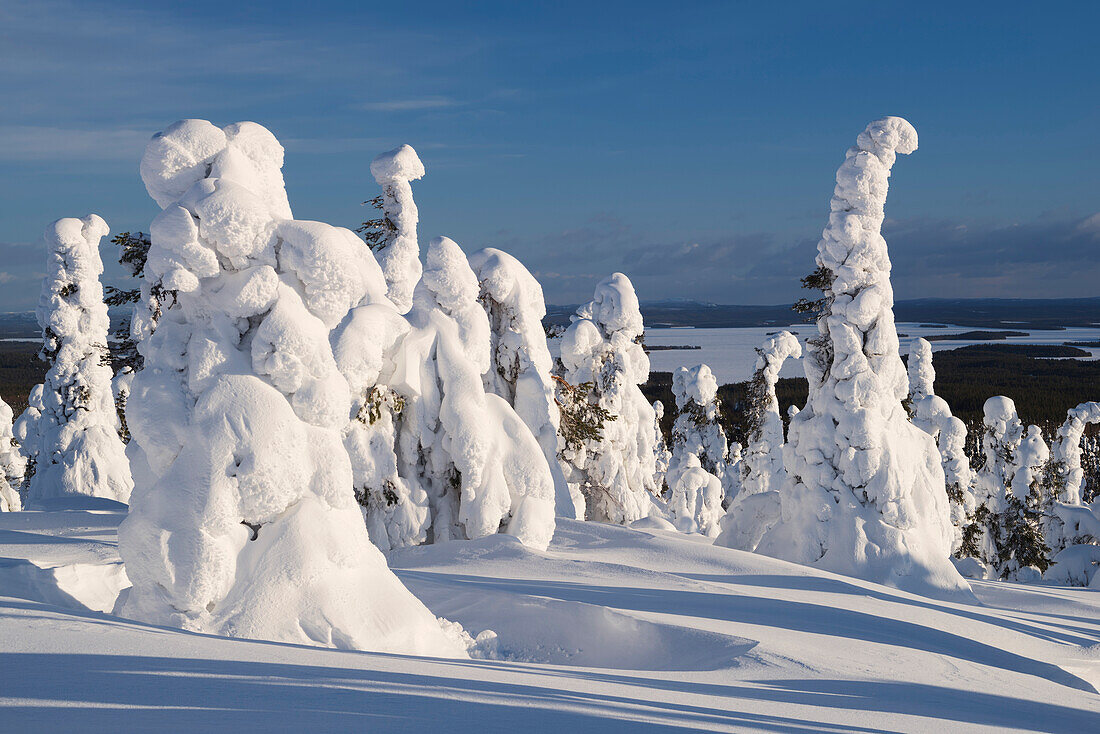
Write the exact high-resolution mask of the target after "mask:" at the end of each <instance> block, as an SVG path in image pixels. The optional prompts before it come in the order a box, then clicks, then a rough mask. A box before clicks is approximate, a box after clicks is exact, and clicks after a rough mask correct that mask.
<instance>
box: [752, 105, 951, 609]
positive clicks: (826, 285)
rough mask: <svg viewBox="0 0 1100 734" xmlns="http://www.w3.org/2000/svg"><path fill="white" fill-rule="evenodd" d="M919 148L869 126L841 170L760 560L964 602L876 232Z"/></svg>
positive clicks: (898, 122) (939, 480) (891, 123)
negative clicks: (802, 394)
mask: <svg viewBox="0 0 1100 734" xmlns="http://www.w3.org/2000/svg"><path fill="white" fill-rule="evenodd" d="M916 147H917V134H916V131H915V130H914V129H913V127H912V125H910V124H909V123H908V122H906V121H905V120H903V119H901V118H898V117H887V118H884V119H881V120H877V121H875V122H872V123H871V124H870V125H868V126H867V128H866V129H865V130H864V131H863V132H862V133H860V135H859V137H858V138H857V140H856V145H855V147H853V148H851V149H850V150H849V151H848V153H847V156H846V160H845V161H844V164H843V165H841V167H840V169H839V170H838V171H837V175H836V182H837V183H836V189H835V191H834V194H833V198H832V201H831V206H830V209H831V213H830V215H829V223H828V226H827V227H826V228H825V231H824V232H823V234H822V238H821V241H820V242H819V244H818V255H817V265H818V272H820V273H821V274H822V278H821V281H822V283H821V284H822V288H823V293H824V299H823V301H822V302H821V312H820V313H821V315H820V317H819V318H818V321H817V326H818V336H817V337H815V338H813V339H811V340H810V343H809V349H808V353H807V355H806V358H805V359H804V360H803V364H804V366H805V370H806V377H807V380H808V382H809V398H808V400H807V403H806V407H805V408H804V409H803V410H802V411H801V412H800V413H799V414H798V415H797V416H795V417H794V418H793V419H792V421H791V425H790V428H789V431H788V445H787V447H786V448H785V451H784V459H785V461H784V464H785V466H786V470H787V480H786V481H785V482H784V484H783V486H782V487H781V489H780V493H781V502H782V513H781V517H780V520H779V521H778V522H777V523H776V525H775V526H774V527H773V528H771V530H769V531H768V533H767V534H766V535H765V536H764V538H763V539H762V540H761V542H760V544H759V545H758V546H757V550H758V551H759V552H761V553H765V554H767V555H772V556H776V557H779V558H785V559H788V560H792V561H796V562H800V563H806V564H812V565H816V566H819V567H822V568H825V569H829V570H832V571H836V572H839V573H845V574H850V575H854V576H859V577H862V578H866V579H869V580H872V581H877V582H879V583H884V584H887V585H891V586H896V587H898V588H902V589H906V590H911V591H917V592H920V593H931V594H957V593H964V594H965V593H968V589H967V585H966V582H965V581H963V579H962V577H961V576H959V574H958V572H957V571H956V570H955V568H954V566H953V565H952V564H951V562H950V561H949V555H950V552H951V520H950V510H949V506H948V501H947V496H946V494H945V493H944V491H943V487H944V477H943V469H942V468H941V466H940V460H939V454H938V452H937V451H936V446H935V443H934V442H933V441H932V439H931V437H929V436H928V435H927V434H926V433H924V432H923V431H920V430H919V429H917V428H916V427H915V426H914V425H913V424H912V423H910V422H909V419H908V416H907V414H906V412H905V408H904V406H903V405H902V401H903V400H904V398H905V397H906V393H907V380H906V373H905V366H904V365H903V364H902V361H901V357H900V356H899V354H898V336H897V331H896V329H895V326H894V316H893V289H892V288H891V285H890V258H889V254H888V252H887V247H886V241H885V240H884V239H883V238H882V235H881V234H880V231H881V227H882V222H883V219H884V216H885V213H884V205H885V203H886V192H887V188H888V180H889V176H890V169H891V167H892V166H893V164H894V160H895V156H896V154H897V153H911V152H912V151H914V150H915V149H916Z"/></svg>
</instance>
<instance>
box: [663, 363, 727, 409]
mask: <svg viewBox="0 0 1100 734" xmlns="http://www.w3.org/2000/svg"><path fill="white" fill-rule="evenodd" d="M672 393H673V395H675V396H676V407H677V408H678V409H680V410H683V408H684V406H685V405H687V404H688V403H689V402H690V401H692V400H694V401H695V402H696V404H698V405H700V406H705V405H710V403H712V402H713V401H714V399H715V398H716V397H718V380H717V379H715V377H714V373H713V372H711V369H710V367H708V366H707V365H705V364H697V365H695V366H694V367H681V368H680V369H678V370H676V372H675V373H673V375H672Z"/></svg>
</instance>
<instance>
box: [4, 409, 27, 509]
mask: <svg viewBox="0 0 1100 734" xmlns="http://www.w3.org/2000/svg"><path fill="white" fill-rule="evenodd" d="M26 467H27V460H26V458H25V457H24V456H23V455H22V454H21V453H19V449H18V446H17V442H16V440H15V434H14V433H13V432H12V411H11V406H9V405H8V404H7V403H5V402H4V399H3V398H0V512H17V511H19V510H20V509H22V502H21V500H20V499H19V488H20V487H21V486H22V484H23V472H24V471H25V470H26Z"/></svg>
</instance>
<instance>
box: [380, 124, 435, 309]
mask: <svg viewBox="0 0 1100 734" xmlns="http://www.w3.org/2000/svg"><path fill="white" fill-rule="evenodd" d="M370 172H371V174H372V175H373V176H374V180H375V181H377V182H378V185H379V186H381V187H382V202H381V204H382V213H383V217H382V225H381V232H380V235H381V237H380V242H379V243H378V246H377V248H376V249H375V251H374V254H375V257H376V258H377V259H378V264H379V265H380V266H382V274H383V275H384V276H385V278H386V285H387V286H388V294H389V297H390V300H391V301H393V303H394V305H395V306H397V310H398V311H400V312H401V313H406V312H407V311H408V310H409V309H410V308H411V307H412V295H413V289H414V288H415V287H416V283H417V281H419V280H420V272H421V265H420V245H419V244H418V242H417V239H416V225H417V222H418V221H419V218H420V213H419V212H418V211H417V210H416V202H415V201H413V194H412V185H411V182H413V181H416V180H417V179H420V178H423V177H424V164H423V163H421V162H420V158H419V157H418V156H417V155H416V151H415V150H413V148H412V146H411V145H402V146H401V147H400V148H395V149H394V150H391V151H389V152H387V153H383V154H381V155H380V156H378V157H377V158H375V159H374V161H373V162H372V163H371V164H370Z"/></svg>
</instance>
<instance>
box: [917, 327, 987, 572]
mask: <svg viewBox="0 0 1100 734" xmlns="http://www.w3.org/2000/svg"><path fill="white" fill-rule="evenodd" d="M935 383H936V370H935V368H934V367H933V366H932V345H931V344H929V343H928V340H927V339H914V340H913V343H912V344H911V345H910V347H909V409H910V412H911V416H912V421H913V425H915V426H916V427H917V428H920V429H921V430H922V431H924V432H925V433H927V434H928V435H929V436H931V437H932V438H933V439H935V441H936V447H937V448H938V449H939V452H940V462H941V464H942V466H943V474H944V481H945V482H946V487H945V488H946V491H947V497H948V499H949V500H950V501H951V527H952V529H953V531H952V540H951V551H952V553H958V552H959V551H960V549H961V548H962V545H963V531H964V528H965V527H966V525H967V522H968V518H969V517H970V515H972V514H973V513H974V510H975V509H976V505H975V502H974V491H973V486H972V485H973V482H974V472H973V470H971V468H970V459H969V457H967V455H966V451H965V449H966V424H965V423H963V422H962V421H961V420H959V419H958V418H956V417H954V416H953V415H951V407H950V406H949V405H948V404H947V401H946V400H944V399H943V398H941V397H939V396H938V395H936V392H935Z"/></svg>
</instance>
